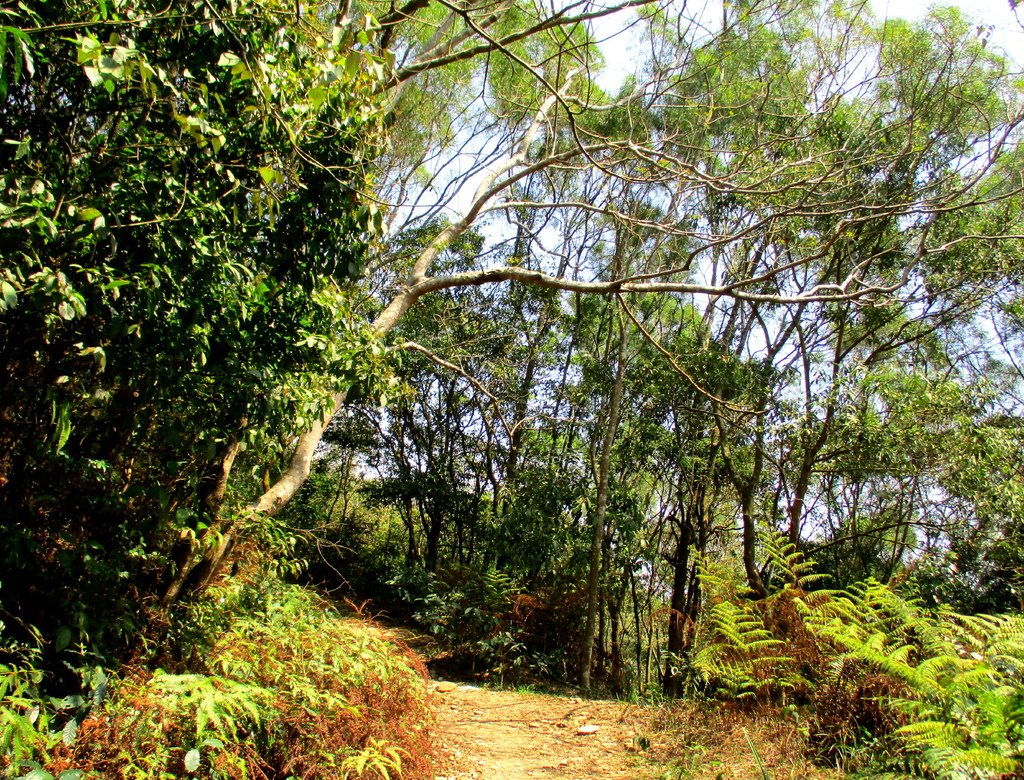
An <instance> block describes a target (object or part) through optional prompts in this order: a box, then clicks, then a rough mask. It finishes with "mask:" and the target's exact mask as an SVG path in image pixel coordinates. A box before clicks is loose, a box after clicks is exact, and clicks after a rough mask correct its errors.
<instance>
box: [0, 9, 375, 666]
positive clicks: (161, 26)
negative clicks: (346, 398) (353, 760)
mask: <svg viewBox="0 0 1024 780" xmlns="http://www.w3.org/2000/svg"><path fill="white" fill-rule="evenodd" d="M3 15H4V16H3V19H2V20H0V21H4V22H5V23H7V25H8V26H7V27H5V28H4V30H5V31H6V32H3V33H2V35H3V36H4V37H3V40H4V42H5V43H4V44H2V45H0V71H2V73H3V74H4V78H3V80H2V81H0V89H2V90H4V91H6V93H7V97H6V100H5V101H4V104H3V106H0V138H3V139H8V140H10V141H12V142H14V143H8V144H5V145H4V146H3V148H2V149H0V179H2V183H3V191H4V196H3V199H2V200H3V203H2V205H0V240H2V242H3V244H4V247H5V255H4V257H5V262H4V268H3V269H2V270H0V281H2V291H0V292H2V301H3V304H2V307H0V374H2V375H3V377H4V379H3V380H2V384H0V451H2V452H3V455H0V516H2V518H3V520H2V521H0V523H2V525H0V528H2V532H3V536H4V538H5V540H6V543H5V545H4V548H3V551H2V552H0V568H2V569H3V571H4V572H5V573H6V572H19V573H20V574H19V575H18V576H16V577H15V576H11V577H8V576H6V574H5V576H4V581H3V586H4V589H3V592H2V593H0V598H2V599H3V600H4V608H5V609H6V610H7V611H8V612H9V613H11V614H16V615H19V616H20V617H21V619H22V621H23V624H25V625H38V626H39V628H40V629H41V630H42V632H43V634H44V638H45V639H46V641H48V642H51V641H54V640H55V638H56V637H61V636H67V637H69V639H70V641H68V640H60V641H57V642H56V645H60V647H57V651H62V650H63V649H64V648H65V647H68V646H73V647H80V648H82V649H84V650H86V651H95V652H103V651H109V650H116V649H118V646H119V644H120V643H123V642H125V641H126V639H127V636H128V635H130V633H131V632H132V630H133V627H134V626H135V625H137V620H138V616H139V612H140V605H141V603H142V602H143V601H145V600H146V599H147V597H150V596H153V595H157V596H159V595H160V589H161V587H163V586H165V585H166V581H167V578H168V576H173V574H174V572H173V571H169V570H171V569H173V566H169V561H168V556H169V554H170V553H171V550H172V547H173V546H174V544H175V542H176V541H181V540H186V539H189V538H191V539H195V538H198V537H202V536H203V535H204V534H205V532H206V529H207V528H208V527H210V526H212V525H214V524H215V522H216V516H217V513H218V511H219V504H220V501H221V495H222V493H223V491H222V489H221V488H220V487H218V481H219V479H220V477H219V476H218V475H219V474H220V472H221V470H222V466H223V464H224V463H225V462H226V458H227V457H228V453H233V452H234V450H235V448H237V447H239V446H241V447H248V448H249V449H250V451H252V450H257V449H258V450H260V451H261V458H262V459H263V460H264V462H266V461H267V460H272V459H273V458H274V457H275V455H276V454H279V453H280V451H281V449H282V447H283V443H284V439H283V437H285V436H287V435H288V434H289V433H290V432H292V431H296V430H300V429H302V428H303V427H305V426H306V425H307V424H308V422H309V421H310V420H312V419H315V418H317V417H318V416H319V415H320V414H322V412H323V409H324V408H325V406H326V405H327V404H329V403H330V402H331V397H332V395H333V394H334V393H336V392H338V391H339V390H343V389H350V390H352V392H353V393H355V394H364V393H378V392H379V388H378V387H375V381H374V380H375V378H376V377H378V376H379V374H380V371H379V369H380V368H381V367H382V366H383V364H384V361H385V354H384V350H383V348H382V347H381V346H380V345H379V344H378V343H377V342H376V339H375V338H374V337H373V336H371V335H370V334H369V333H368V332H367V330H366V328H365V325H364V323H363V319H362V318H361V317H360V315H359V314H357V313H356V312H355V311H354V309H355V306H354V303H353V299H352V294H351V292H352V291H351V289H350V288H349V287H348V285H349V283H350V281H351V280H352V279H354V278H356V277H357V276H358V275H359V274H360V273H361V272H362V267H363V258H364V255H365V253H366V251H367V248H368V246H369V243H370V242H371V241H372V240H373V238H374V236H375V235H376V234H377V233H378V232H379V228H380V214H379V212H378V211H377V210H376V208H369V207H365V206H363V205H362V204H361V201H360V199H359V192H360V190H361V189H362V188H363V187H364V185H365V184H366V180H367V177H366V173H365V171H364V169H363V167H362V166H363V163H362V160H363V159H364V157H365V155H366V154H367V153H368V152H369V151H370V150H371V149H372V148H373V142H374V139H376V138H377V137H378V135H377V133H378V129H379V127H380V115H379V113H378V112H377V111H376V110H374V109H373V107H372V106H371V103H370V99H369V91H370V90H371V89H372V88H373V85H375V84H376V83H378V81H379V78H380V76H381V65H380V63H379V62H378V61H376V60H375V58H374V57H373V56H372V55H370V54H369V53H368V52H364V51H360V50H359V47H360V46H361V45H362V44H361V43H360V40H361V39H362V40H363V41H365V36H366V31H365V29H364V26H365V24H368V23H369V22H366V21H365V20H362V21H358V22H356V21H351V20H349V19H347V18H346V19H344V20H338V21H337V24H334V25H331V24H329V23H327V22H326V21H325V20H326V19H327V16H326V15H325V12H324V11H323V9H321V8H320V7H319V6H316V5H310V6H305V5H302V6H300V7H298V8H297V7H296V6H295V5H294V4H289V3H280V2H278V1H277V0H267V1H266V2H263V0H242V2H237V3H232V4H231V8H230V10H229V11H228V10H227V9H226V10H225V11H224V12H223V13H221V12H220V11H218V10H217V9H216V8H214V7H213V6H206V5H196V4H193V3H187V2H175V3H171V4H170V5H167V4H159V3H151V2H148V0H138V2H129V3H118V4H100V5H96V4H92V3H76V2H72V3H61V4H44V5H41V6H39V7H38V8H36V9H34V10H29V9H28V7H27V6H26V7H24V8H22V9H21V10H20V11H18V12H14V11H8V10H7V9H5V10H4V11H3ZM213 541H215V537H214V535H213V534H211V535H210V538H209V539H208V542H210V543H212V542H213ZM189 563H190V562H189V561H187V560H185V561H181V560H179V561H178V562H177V563H176V564H175V565H176V566H179V567H180V566H182V565H185V566H187V565H189ZM43 592H46V593H47V594H48V598H46V599H43V598H42V597H41V595H40V594H41V593H43ZM44 602H45V603H46V604H47V606H46V607H45V609H40V608H38V607H36V606H34V605H37V604H38V605H42V604H44ZM8 628H9V630H13V627H12V626H8ZM56 645H54V646H56ZM47 664H48V665H50V666H54V665H55V664H53V662H52V659H50V660H48V661H47Z"/></svg>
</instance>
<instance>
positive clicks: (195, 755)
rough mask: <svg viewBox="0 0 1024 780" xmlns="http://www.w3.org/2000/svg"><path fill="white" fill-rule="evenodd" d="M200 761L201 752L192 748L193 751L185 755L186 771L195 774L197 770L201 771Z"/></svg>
mask: <svg viewBox="0 0 1024 780" xmlns="http://www.w3.org/2000/svg"><path fill="white" fill-rule="evenodd" d="M199 760H200V755H199V751H198V750H196V749H195V748H192V750H190V751H188V753H186V754H185V771H186V772H195V771H196V770H197V769H199Z"/></svg>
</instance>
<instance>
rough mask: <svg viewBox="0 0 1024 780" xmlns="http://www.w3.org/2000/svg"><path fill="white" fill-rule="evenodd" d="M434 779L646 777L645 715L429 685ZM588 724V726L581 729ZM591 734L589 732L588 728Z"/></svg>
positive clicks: (582, 702) (650, 771)
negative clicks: (436, 756) (433, 715)
mask: <svg viewBox="0 0 1024 780" xmlns="http://www.w3.org/2000/svg"><path fill="white" fill-rule="evenodd" d="M433 687H434V690H435V694H434V695H435V703H436V707H437V726H436V731H435V740H436V742H437V743H438V744H439V745H440V746H441V749H442V755H441V757H440V760H439V762H438V768H437V777H438V780H442V779H443V780H538V778H558V779H559V780H641V779H643V780H647V779H648V778H651V777H653V776H654V775H655V771H656V770H655V769H654V767H653V766H652V765H651V763H650V762H649V761H648V760H646V759H645V757H644V753H645V752H646V750H645V747H646V746H647V745H649V737H648V736H647V735H646V731H645V729H646V724H647V722H648V720H649V718H647V717H646V715H645V714H644V713H643V712H642V711H641V709H640V708H638V707H633V706H630V705H626V704H621V703H619V702H607V701H595V700H590V699H576V698H563V697H560V696H547V695H541V694H532V693H518V692H515V691H502V690H492V689H488V688H480V687H477V686H474V685H466V684H456V683H434V685H433ZM584 727H589V728H584ZM585 732H592V733H585Z"/></svg>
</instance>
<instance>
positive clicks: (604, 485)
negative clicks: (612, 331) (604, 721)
mask: <svg viewBox="0 0 1024 780" xmlns="http://www.w3.org/2000/svg"><path fill="white" fill-rule="evenodd" d="M625 356H626V326H625V325H624V324H623V323H622V322H621V321H620V322H619V344H618V350H617V354H616V363H617V364H616V366H615V382H614V384H613V385H612V393H611V398H610V399H609V401H608V423H607V425H606V426H605V429H604V435H603V437H602V439H601V453H600V456H599V460H598V467H597V506H596V507H595V510H594V527H593V528H592V529H591V530H592V536H591V543H590V571H589V574H588V576H587V623H586V627H585V628H584V631H583V658H582V659H581V661H580V687H581V688H583V690H585V691H589V690H590V671H591V666H592V665H593V662H594V640H595V639H596V638H597V602H598V594H599V591H600V587H599V585H600V583H599V580H600V573H601V548H602V547H603V546H604V534H605V527H604V526H605V517H606V516H607V513H608V476H609V473H610V471H611V460H612V446H613V445H614V444H615V431H616V429H617V428H618V427H619V408H620V406H621V405H622V390H623V385H624V379H625V373H626V360H625Z"/></svg>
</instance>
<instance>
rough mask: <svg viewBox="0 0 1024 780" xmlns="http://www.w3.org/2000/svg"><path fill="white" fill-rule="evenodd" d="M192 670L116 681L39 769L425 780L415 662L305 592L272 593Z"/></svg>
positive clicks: (253, 779)
mask: <svg viewBox="0 0 1024 780" xmlns="http://www.w3.org/2000/svg"><path fill="white" fill-rule="evenodd" d="M199 649H201V648H199V647H198V646H197V647H196V648H193V652H192V657H193V658H195V656H196V655H197V654H198V650H199ZM193 663H194V662H193ZM201 667H202V668H201V669H200V670H199V672H198V673H197V672H196V671H192V672H186V673H177V674H170V673H167V672H163V671H160V670H157V671H156V672H152V673H150V672H147V671H142V670H136V671H134V672H133V673H131V674H128V675H126V676H124V677H122V679H121V681H120V683H119V684H118V685H117V686H116V689H115V692H114V695H113V697H112V698H111V699H110V700H109V701H108V703H107V704H106V705H105V706H104V707H102V708H100V709H98V710H94V712H93V713H92V714H90V716H89V717H88V718H87V719H86V720H85V721H84V722H83V723H82V724H81V727H80V729H79V732H78V738H77V739H75V740H74V741H73V743H72V744H71V745H70V746H65V747H64V748H63V749H58V750H57V751H56V752H55V753H54V755H53V756H52V759H51V762H50V765H49V766H48V767H47V768H48V769H49V770H50V771H51V772H52V773H54V774H55V775H59V773H60V772H61V771H64V770H67V769H77V770H81V771H82V772H83V775H82V777H83V778H90V777H95V778H110V779H111V780H121V779H123V780H136V779H138V780H141V778H178V777H193V778H194V777H204V778H226V779H228V778H229V779H230V780H276V779H277V778H302V779H303V780H317V779H319V778H324V779H326V778H352V779H353V780H354V779H355V778H366V779H367V780H370V779H373V780H376V778H396V777H402V778H404V779H405V780H420V779H422V778H430V777H433V774H432V769H431V750H430V746H429V725H430V717H429V708H428V705H427V701H426V697H427V694H426V687H425V685H424V681H425V677H426V675H425V670H424V668H423V666H422V664H421V662H420V661H419V660H418V659H417V658H416V657H415V656H414V655H413V654H412V653H410V652H409V651H408V649H407V648H405V647H403V646H399V645H396V644H395V643H393V642H391V641H390V640H388V639H387V638H386V637H385V636H384V635H382V634H381V633H380V632H379V630H377V629H376V628H375V627H373V626H369V625H367V624H366V623H365V621H360V620H355V619H345V618H342V617H340V616H339V615H338V613H337V612H336V611H335V610H334V609H333V608H332V607H331V606H330V605H329V604H328V603H327V602H325V601H323V600H322V599H319V598H318V597H316V596H314V595H312V594H310V593H309V592H308V591H305V590H303V589H301V588H298V587H292V586H282V585H277V586H274V587H272V588H271V590H270V592H269V593H267V594H266V599H265V601H264V603H263V605H262V607H261V608H260V609H258V610H255V611H249V612H246V613H243V614H241V615H239V616H236V617H234V618H233V619H232V620H230V621H229V622H228V624H227V627H226V629H225V630H224V631H223V632H222V633H220V635H219V636H217V637H216V639H215V641H213V642H212V643H211V644H210V645H209V647H208V648H206V649H205V657H204V658H202V664H201Z"/></svg>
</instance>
